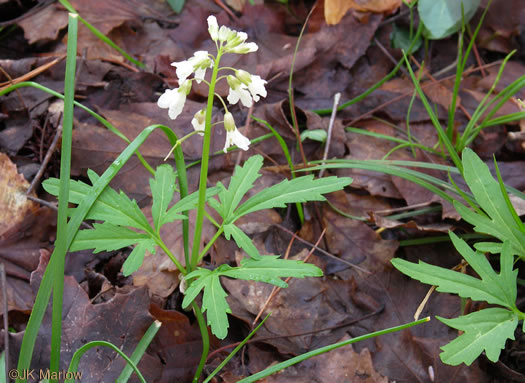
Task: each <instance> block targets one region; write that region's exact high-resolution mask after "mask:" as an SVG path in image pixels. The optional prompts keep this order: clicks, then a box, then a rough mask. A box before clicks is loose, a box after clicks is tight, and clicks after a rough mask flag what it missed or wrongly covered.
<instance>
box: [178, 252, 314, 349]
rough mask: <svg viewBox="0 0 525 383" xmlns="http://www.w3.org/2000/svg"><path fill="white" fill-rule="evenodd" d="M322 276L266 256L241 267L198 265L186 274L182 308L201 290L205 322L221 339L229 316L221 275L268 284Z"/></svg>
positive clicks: (304, 265) (298, 263) (310, 267)
mask: <svg viewBox="0 0 525 383" xmlns="http://www.w3.org/2000/svg"><path fill="white" fill-rule="evenodd" d="M322 275H323V272H322V271H321V269H319V268H318V267H317V266H315V265H312V264H308V263H304V262H301V261H296V260H288V259H279V257H278V256H271V255H266V256H263V257H261V258H260V259H244V260H242V261H241V266H239V267H230V266H228V265H221V266H219V267H218V268H217V269H215V270H213V271H211V270H208V269H202V268H199V269H197V270H195V271H193V272H191V273H189V274H188V275H186V277H185V279H186V281H192V283H191V284H190V286H189V287H188V288H187V289H186V292H185V296H184V300H183V301H182V307H183V308H185V307H188V306H189V305H190V304H191V302H192V301H193V300H194V299H195V298H196V297H197V295H199V293H200V292H201V291H202V290H204V295H203V300H202V310H203V312H206V317H207V321H208V325H210V326H211V331H212V333H213V334H214V335H215V336H216V337H218V338H220V339H224V338H225V337H226V335H227V334H228V327H229V324H228V317H227V315H226V314H227V313H231V310H230V307H229V306H228V302H227V301H226V296H227V294H226V292H225V291H224V289H223V288H222V286H221V284H220V277H221V276H224V277H230V278H236V279H244V280H253V281H261V282H266V283H271V284H273V285H276V286H279V287H287V286H288V285H287V284H286V283H285V282H284V281H282V280H281V279H280V278H285V277H295V278H304V277H320V276H322Z"/></svg>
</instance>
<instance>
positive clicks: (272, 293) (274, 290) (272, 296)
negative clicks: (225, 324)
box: [252, 228, 326, 328]
mask: <svg viewBox="0 0 525 383" xmlns="http://www.w3.org/2000/svg"><path fill="white" fill-rule="evenodd" d="M325 233H326V228H325V229H323V232H322V233H321V235H320V236H319V239H318V240H317V242H316V243H315V246H319V243H321V240H322V239H323V237H324V235H325ZM295 238H297V236H294V238H292V240H291V241H290V245H289V246H288V249H287V254H286V257H285V259H286V258H287V257H288V254H289V250H290V248H291V246H292V243H293V239H295ZM313 253H314V248H311V249H310V252H309V253H308V255H307V256H306V258H305V259H304V260H303V262H304V263H306V262H308V260H309V259H310V257H311V256H312V254H313ZM290 279H292V277H288V278H286V279H285V281H284V282H285V283H288V282H290ZM279 291H281V288H280V287H277V286H274V287H273V289H272V292H271V293H270V295H269V296H268V299H266V302H264V305H263V306H262V307H261V309H260V310H259V313H258V314H257V316H256V317H255V319H254V320H253V322H252V328H253V327H255V324H256V323H257V321H258V320H259V319H260V318H261V315H262V314H263V313H264V310H266V307H268V305H269V304H270V302H271V301H272V299H273V298H274V297H275V296H276V295H277V294H278V293H279Z"/></svg>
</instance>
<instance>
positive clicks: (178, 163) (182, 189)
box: [173, 145, 190, 267]
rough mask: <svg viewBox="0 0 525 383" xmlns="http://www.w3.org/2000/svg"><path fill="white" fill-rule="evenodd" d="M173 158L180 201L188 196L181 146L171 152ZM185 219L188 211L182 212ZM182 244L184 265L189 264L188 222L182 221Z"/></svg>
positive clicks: (186, 175)
mask: <svg viewBox="0 0 525 383" xmlns="http://www.w3.org/2000/svg"><path fill="white" fill-rule="evenodd" d="M173 156H174V157H175V167H176V169H177V175H178V182H179V193H180V199H183V198H184V197H186V196H187V195H188V174H187V173H186V162H185V161H184V154H183V153H182V147H181V145H178V146H177V147H176V148H175V151H174V152H173ZM182 214H184V215H185V216H186V217H189V214H190V213H189V211H183V212H182ZM182 242H183V247H184V260H185V265H184V266H186V267H187V265H189V264H190V220H189V219H184V220H182Z"/></svg>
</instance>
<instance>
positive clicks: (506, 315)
mask: <svg viewBox="0 0 525 383" xmlns="http://www.w3.org/2000/svg"><path fill="white" fill-rule="evenodd" d="M437 318H438V319H439V320H440V321H441V322H443V323H445V324H446V325H447V326H450V327H453V328H455V329H458V330H461V331H464V333H463V334H462V335H460V336H458V337H457V338H456V339H454V340H453V341H452V342H450V343H449V344H447V345H445V346H443V347H441V349H442V350H443V352H442V353H441V354H440V357H441V360H442V361H443V362H444V363H446V364H450V365H453V366H457V365H459V364H461V363H465V364H466V365H467V366H470V364H471V363H472V362H473V361H474V360H475V359H476V358H477V357H478V356H479V355H480V354H481V353H482V352H483V351H485V352H486V354H487V358H488V359H489V360H490V361H492V362H497V361H498V359H499V355H500V352H501V350H502V349H503V348H505V342H506V341H507V339H514V330H515V329H516V326H517V325H518V315H517V314H515V313H514V312H512V311H510V310H506V309H503V308H488V309H484V310H480V311H476V312H473V313H471V314H468V315H464V316H460V317H459V318H454V319H446V318H441V317H439V316H438V317H437Z"/></svg>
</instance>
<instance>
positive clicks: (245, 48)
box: [177, 16, 259, 75]
mask: <svg viewBox="0 0 525 383" xmlns="http://www.w3.org/2000/svg"><path fill="white" fill-rule="evenodd" d="M208 32H209V33H210V36H211V39H212V40H213V41H217V40H219V42H220V43H221V44H222V43H226V45H225V46H224V51H225V52H230V53H239V54H245V53H250V52H255V51H256V50H257V49H259V47H258V46H257V44H255V43H245V41H246V39H247V38H248V35H247V34H246V33H245V32H237V31H234V30H233V29H230V28H228V27H226V26H224V25H221V27H220V28H219V25H218V24H217V19H216V18H215V16H208ZM177 75H178V73H177Z"/></svg>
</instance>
